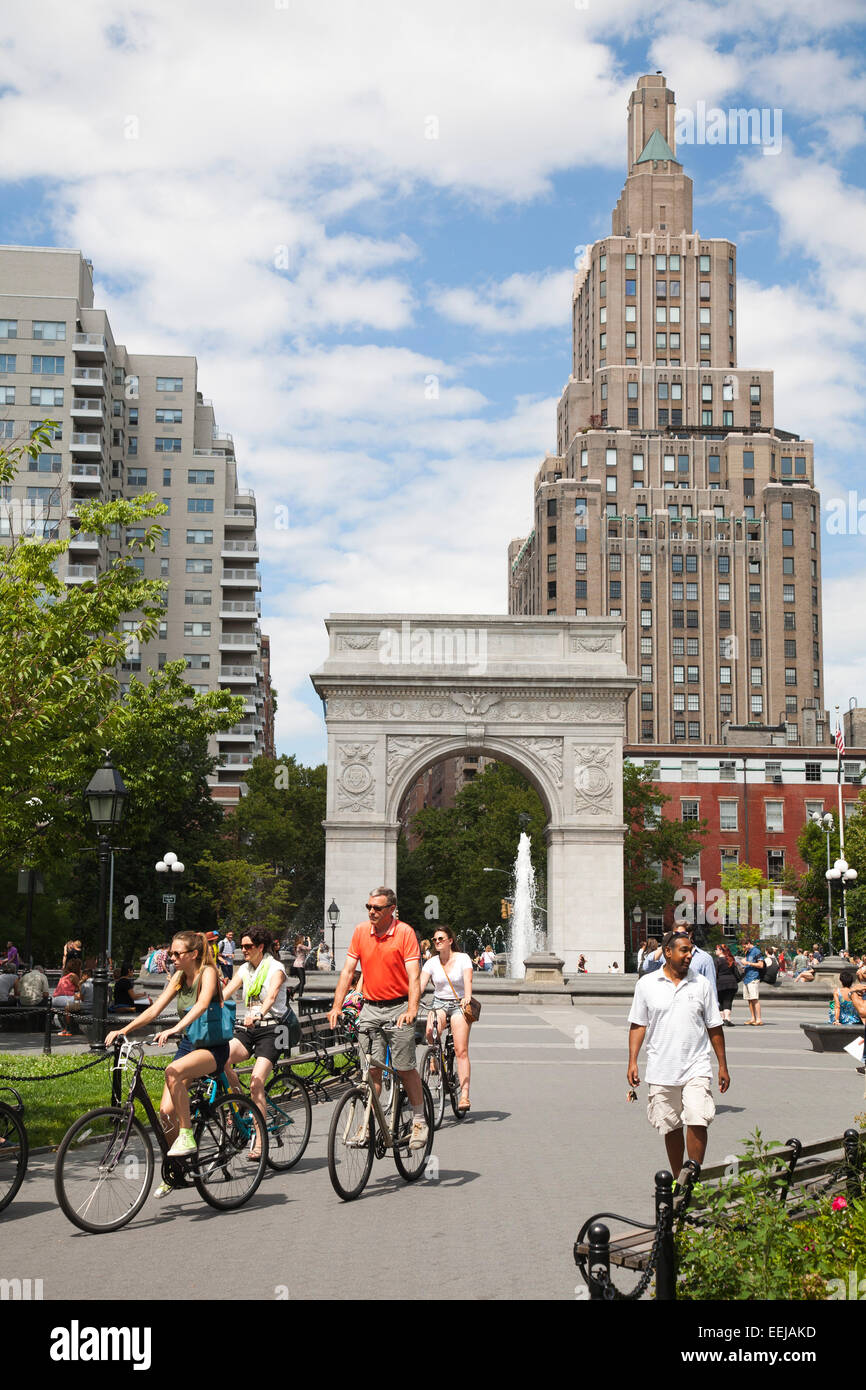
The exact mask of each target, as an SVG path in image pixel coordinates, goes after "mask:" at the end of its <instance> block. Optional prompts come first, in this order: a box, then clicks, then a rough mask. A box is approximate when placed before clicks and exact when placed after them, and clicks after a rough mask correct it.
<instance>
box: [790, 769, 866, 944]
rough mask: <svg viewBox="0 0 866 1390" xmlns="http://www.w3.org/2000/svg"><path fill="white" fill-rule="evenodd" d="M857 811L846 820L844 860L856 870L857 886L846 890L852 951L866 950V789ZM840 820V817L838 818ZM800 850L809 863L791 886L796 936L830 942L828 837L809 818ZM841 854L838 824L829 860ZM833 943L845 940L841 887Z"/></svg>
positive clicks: (799, 840)
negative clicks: (793, 895) (841, 924)
mask: <svg viewBox="0 0 866 1390" xmlns="http://www.w3.org/2000/svg"><path fill="white" fill-rule="evenodd" d="M857 804H858V812H857V814H856V815H853V816H850V817H849V819H848V820H846V822H845V859H846V861H847V863H848V864H849V865H850V867H851V868H852V869H856V870H857V879H856V880H855V881H856V883H857V885H858V886H857V887H856V888H853V889H847V890H846V893H845V906H846V911H847V915H848V944H849V946H850V948H851V950H852V951H856V952H860V951H863V950H866V792H863V791H861V793H860V796H859V798H858V803H857ZM835 819H836V820H838V818H835ZM797 853H798V854H799V856H800V858H801V859H802V861H803V863H804V864H805V865H806V870H805V872H804V873H803V874H801V875H800V876H799V877H797V876H796V875H791V876H790V878H789V885H790V887H791V888H792V890H793V891H794V892H795V893H796V896H797V938H798V940H799V941H801V942H802V943H804V944H805V943H808V944H810V945H811V943H812V942H813V941H827V940H828V931H827V879H826V877H825V874H826V872H827V840H826V836H825V834H824V831H823V830H822V829H821V827H820V826H818V825H816V824H815V823H814V822H813V821H807V822H806V824H805V826H804V827H803V829H802V830H801V831H800V834H799V836H798V837H797ZM839 857H840V846H839V827H838V824H836V826H835V828H834V829H833V830H832V831H831V833H830V863H831V865H832V864H833V863H834V862H835V860H837V859H838V858H839ZM832 910H833V946H834V948H835V949H836V950H837V951H838V950H839V949H840V947H841V946H842V945H844V942H843V940H842V937H841V934H840V931H839V927H838V923H839V919H840V917H841V914H842V890H841V887H840V886H839V885H838V884H834V885H833V888H832Z"/></svg>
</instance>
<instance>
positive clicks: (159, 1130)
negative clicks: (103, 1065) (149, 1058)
mask: <svg viewBox="0 0 866 1390" xmlns="http://www.w3.org/2000/svg"><path fill="white" fill-rule="evenodd" d="M114 1050H115V1057H114V1065H113V1067H112V1069H111V1104H112V1105H116V1106H121V1107H122V1106H125V1107H127V1120H126V1126H125V1130H124V1135H123V1143H124V1144H126V1141H127V1139H128V1138H129V1131H130V1129H131V1128H132V1117H133V1115H134V1114H135V1102H136V1101H137V1100H138V1101H140V1102H141V1105H142V1108H143V1110H144V1113H145V1114H146V1116H147V1119H148V1123H149V1124H150V1127H151V1129H152V1130H153V1133H154V1134H155V1135H156V1142H157V1144H158V1145H159V1148H160V1152H161V1154H162V1157H163V1159H166V1158H168V1150H169V1147H170V1146H169V1142H168V1140H167V1138H166V1136H165V1130H164V1129H163V1127H162V1120H161V1118H160V1115H159V1112H158V1111H157V1110H156V1108H155V1107H154V1104H153V1101H152V1100H151V1098H150V1095H149V1094H148V1090H147V1087H146V1086H145V1084H144V1082H143V1081H142V1079H141V1070H142V1066H143V1063H144V1043H143V1042H129V1041H128V1040H124V1042H123V1043H120V1044H119V1043H115V1044H114ZM136 1054H137V1055H136ZM131 1057H134V1058H135V1062H134V1068H135V1069H134V1074H133V1077H132V1081H131V1083H130V1086H129V1090H128V1092H127V1094H126V1099H124V1098H123V1096H122V1095H121V1080H120V1078H121V1076H122V1075H123V1073H124V1071H125V1069H126V1067H125V1064H126V1062H127V1061H128V1060H129V1058H131ZM201 1083H205V1084H210V1085H212V1086H213V1087H214V1091H213V1094H212V1095H211V1096H209V1097H208V1098H207V1100H208V1102H210V1101H213V1100H214V1099H215V1097H216V1096H217V1095H220V1094H226V1095H230V1094H231V1091H230V1089H229V1085H228V1081H227V1079H226V1075H225V1072H222V1071H221V1072H218V1073H217V1075H216V1076H200V1077H196V1078H195V1080H194V1081H193V1082H192V1083H191V1084H192V1085H196V1084H201ZM194 1102H195V1097H193V1096H192V1095H191V1096H190V1104H191V1105H192V1104H194ZM121 1151H122V1150H121Z"/></svg>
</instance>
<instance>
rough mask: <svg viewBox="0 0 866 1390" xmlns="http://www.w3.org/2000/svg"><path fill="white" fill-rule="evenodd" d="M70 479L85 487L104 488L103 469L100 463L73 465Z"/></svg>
mask: <svg viewBox="0 0 866 1390" xmlns="http://www.w3.org/2000/svg"><path fill="white" fill-rule="evenodd" d="M69 479H70V481H71V482H73V483H81V484H82V485H83V486H84V487H102V467H101V465H100V464H98V463H73V465H72V467H71V468H70V470H69Z"/></svg>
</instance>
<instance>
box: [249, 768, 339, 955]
mask: <svg viewBox="0 0 866 1390" xmlns="http://www.w3.org/2000/svg"><path fill="white" fill-rule="evenodd" d="M327 787H328V769H327V767H326V766H325V764H324V763H321V764H320V765H319V766H318V767H305V766H304V765H303V764H302V763H299V762H297V761H296V759H295V758H293V757H286V756H282V757H279V758H276V759H274V758H265V757H260V758H256V759H255V760H254V762H253V764H252V766H251V768H250V770H249V773H248V774H247V794H246V796H245V797H244V798H243V800H242V801H241V803H240V805H239V806H238V809H237V811H236V812H235V815H234V819H233V823H232V825H231V828H230V829H231V837H232V841H233V845H234V852H235V853H236V854H237V855H239V856H240V857H242V858H245V859H250V860H253V861H255V862H256V863H264V862H267V863H269V864H271V865H272V866H273V868H274V869H275V870H276V871H277V872H278V873H281V874H283V875H285V877H286V878H287V879H288V880H289V883H290V886H291V896H292V898H293V899H294V902H295V904H296V912H295V914H294V920H295V921H296V922H297V924H298V926H299V927H303V928H304V929H305V930H306V929H307V928H308V927H309V925H310V924H311V923H313V924H315V928H316V929H318V928H319V927H320V926H321V925H322V920H323V919H322V911H323V907H324V900H325V831H324V828H323V824H322V822H323V821H324V819H325V814H326V804H327ZM360 891H361V892H366V891H367V890H366V889H365V888H362V889H361V890H360Z"/></svg>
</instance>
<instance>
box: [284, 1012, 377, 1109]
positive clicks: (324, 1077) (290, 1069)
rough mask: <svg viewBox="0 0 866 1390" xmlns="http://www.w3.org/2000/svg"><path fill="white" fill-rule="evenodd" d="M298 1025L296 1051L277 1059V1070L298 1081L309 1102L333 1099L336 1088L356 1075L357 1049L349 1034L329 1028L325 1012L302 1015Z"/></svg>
mask: <svg viewBox="0 0 866 1390" xmlns="http://www.w3.org/2000/svg"><path fill="white" fill-rule="evenodd" d="M300 1025H301V1040H300V1042H299V1043H298V1045H297V1048H295V1049H293V1050H292V1051H291V1052H290V1053H288V1052H287V1053H284V1054H283V1055H282V1056H281V1057H279V1058H278V1059H277V1067H276V1069H277V1070H278V1071H282V1072H283V1073H288V1074H289V1075H291V1076H292V1077H293V1078H294V1079H295V1080H296V1081H300V1083H301V1084H302V1085H303V1086H305V1087H306V1089H307V1090H308V1092H309V1093H310V1099H311V1100H312V1101H327V1100H333V1098H334V1094H335V1088H336V1087H338V1086H342V1085H345V1084H346V1083H348V1082H349V1081H352V1080H354V1079H355V1077H356V1076H357V1073H358V1055H357V1046H356V1044H355V1042H354V1040H353V1039H352V1038H351V1037H350V1036H349V1035H347V1034H345V1033H344V1032H343V1031H342V1030H340V1029H338V1030H337V1032H335V1031H334V1030H333V1029H332V1028H331V1027H330V1026H329V1024H328V1015H327V1012H318V1013H302V1014H301V1016H300ZM299 1069H302V1070H299Z"/></svg>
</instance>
